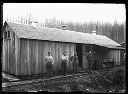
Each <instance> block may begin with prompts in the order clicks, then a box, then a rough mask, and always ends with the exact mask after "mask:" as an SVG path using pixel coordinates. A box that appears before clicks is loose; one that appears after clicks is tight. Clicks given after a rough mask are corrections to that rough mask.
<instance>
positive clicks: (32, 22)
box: [30, 21, 38, 27]
mask: <svg viewBox="0 0 128 94" xmlns="http://www.w3.org/2000/svg"><path fill="white" fill-rule="evenodd" d="M37 23H38V22H37V21H31V24H30V25H32V26H34V27H36V26H37Z"/></svg>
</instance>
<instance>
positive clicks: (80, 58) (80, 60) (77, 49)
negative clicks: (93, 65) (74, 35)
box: [76, 43, 83, 68]
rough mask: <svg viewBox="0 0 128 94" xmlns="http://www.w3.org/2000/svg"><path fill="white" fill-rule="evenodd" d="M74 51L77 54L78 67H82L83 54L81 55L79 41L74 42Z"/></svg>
mask: <svg viewBox="0 0 128 94" xmlns="http://www.w3.org/2000/svg"><path fill="white" fill-rule="evenodd" d="M76 52H77V56H78V59H79V64H78V66H79V67H80V68H82V57H83V55H82V44H80V43H78V44H76Z"/></svg>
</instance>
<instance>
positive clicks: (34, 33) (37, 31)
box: [5, 22, 121, 48]
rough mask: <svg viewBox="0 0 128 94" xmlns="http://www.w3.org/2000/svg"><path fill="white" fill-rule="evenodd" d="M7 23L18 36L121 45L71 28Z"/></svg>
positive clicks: (107, 45) (113, 45)
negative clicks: (63, 28)
mask: <svg viewBox="0 0 128 94" xmlns="http://www.w3.org/2000/svg"><path fill="white" fill-rule="evenodd" d="M5 23H7V24H8V25H9V26H10V28H11V29H12V30H13V31H14V32H15V34H16V35H17V36H18V38H26V39H38V40H49V41H61V42H71V43H83V44H95V45H99V46H103V47H108V48H117V46H121V45H120V44H118V43H116V42H115V41H113V40H111V39H110V38H108V37H106V36H102V35H94V34H89V33H82V32H76V31H70V30H62V29H55V28H48V27H38V26H36V27H33V26H31V25H25V24H19V23H18V24H17V23H11V22H5Z"/></svg>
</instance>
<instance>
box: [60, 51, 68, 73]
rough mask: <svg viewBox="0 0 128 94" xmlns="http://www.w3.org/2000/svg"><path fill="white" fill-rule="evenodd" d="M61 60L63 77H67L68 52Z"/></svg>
mask: <svg viewBox="0 0 128 94" xmlns="http://www.w3.org/2000/svg"><path fill="white" fill-rule="evenodd" d="M61 59H62V63H61V70H62V73H63V75H66V72H67V63H68V56H67V54H66V52H64V53H63V55H62V57H61Z"/></svg>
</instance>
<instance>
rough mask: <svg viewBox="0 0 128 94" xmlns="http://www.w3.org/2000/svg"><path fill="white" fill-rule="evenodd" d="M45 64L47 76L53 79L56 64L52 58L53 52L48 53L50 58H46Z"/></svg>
mask: <svg viewBox="0 0 128 94" xmlns="http://www.w3.org/2000/svg"><path fill="white" fill-rule="evenodd" d="M45 62H46V71H47V76H49V77H51V76H52V75H53V64H54V59H53V57H52V56H51V52H48V56H46V58H45Z"/></svg>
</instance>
